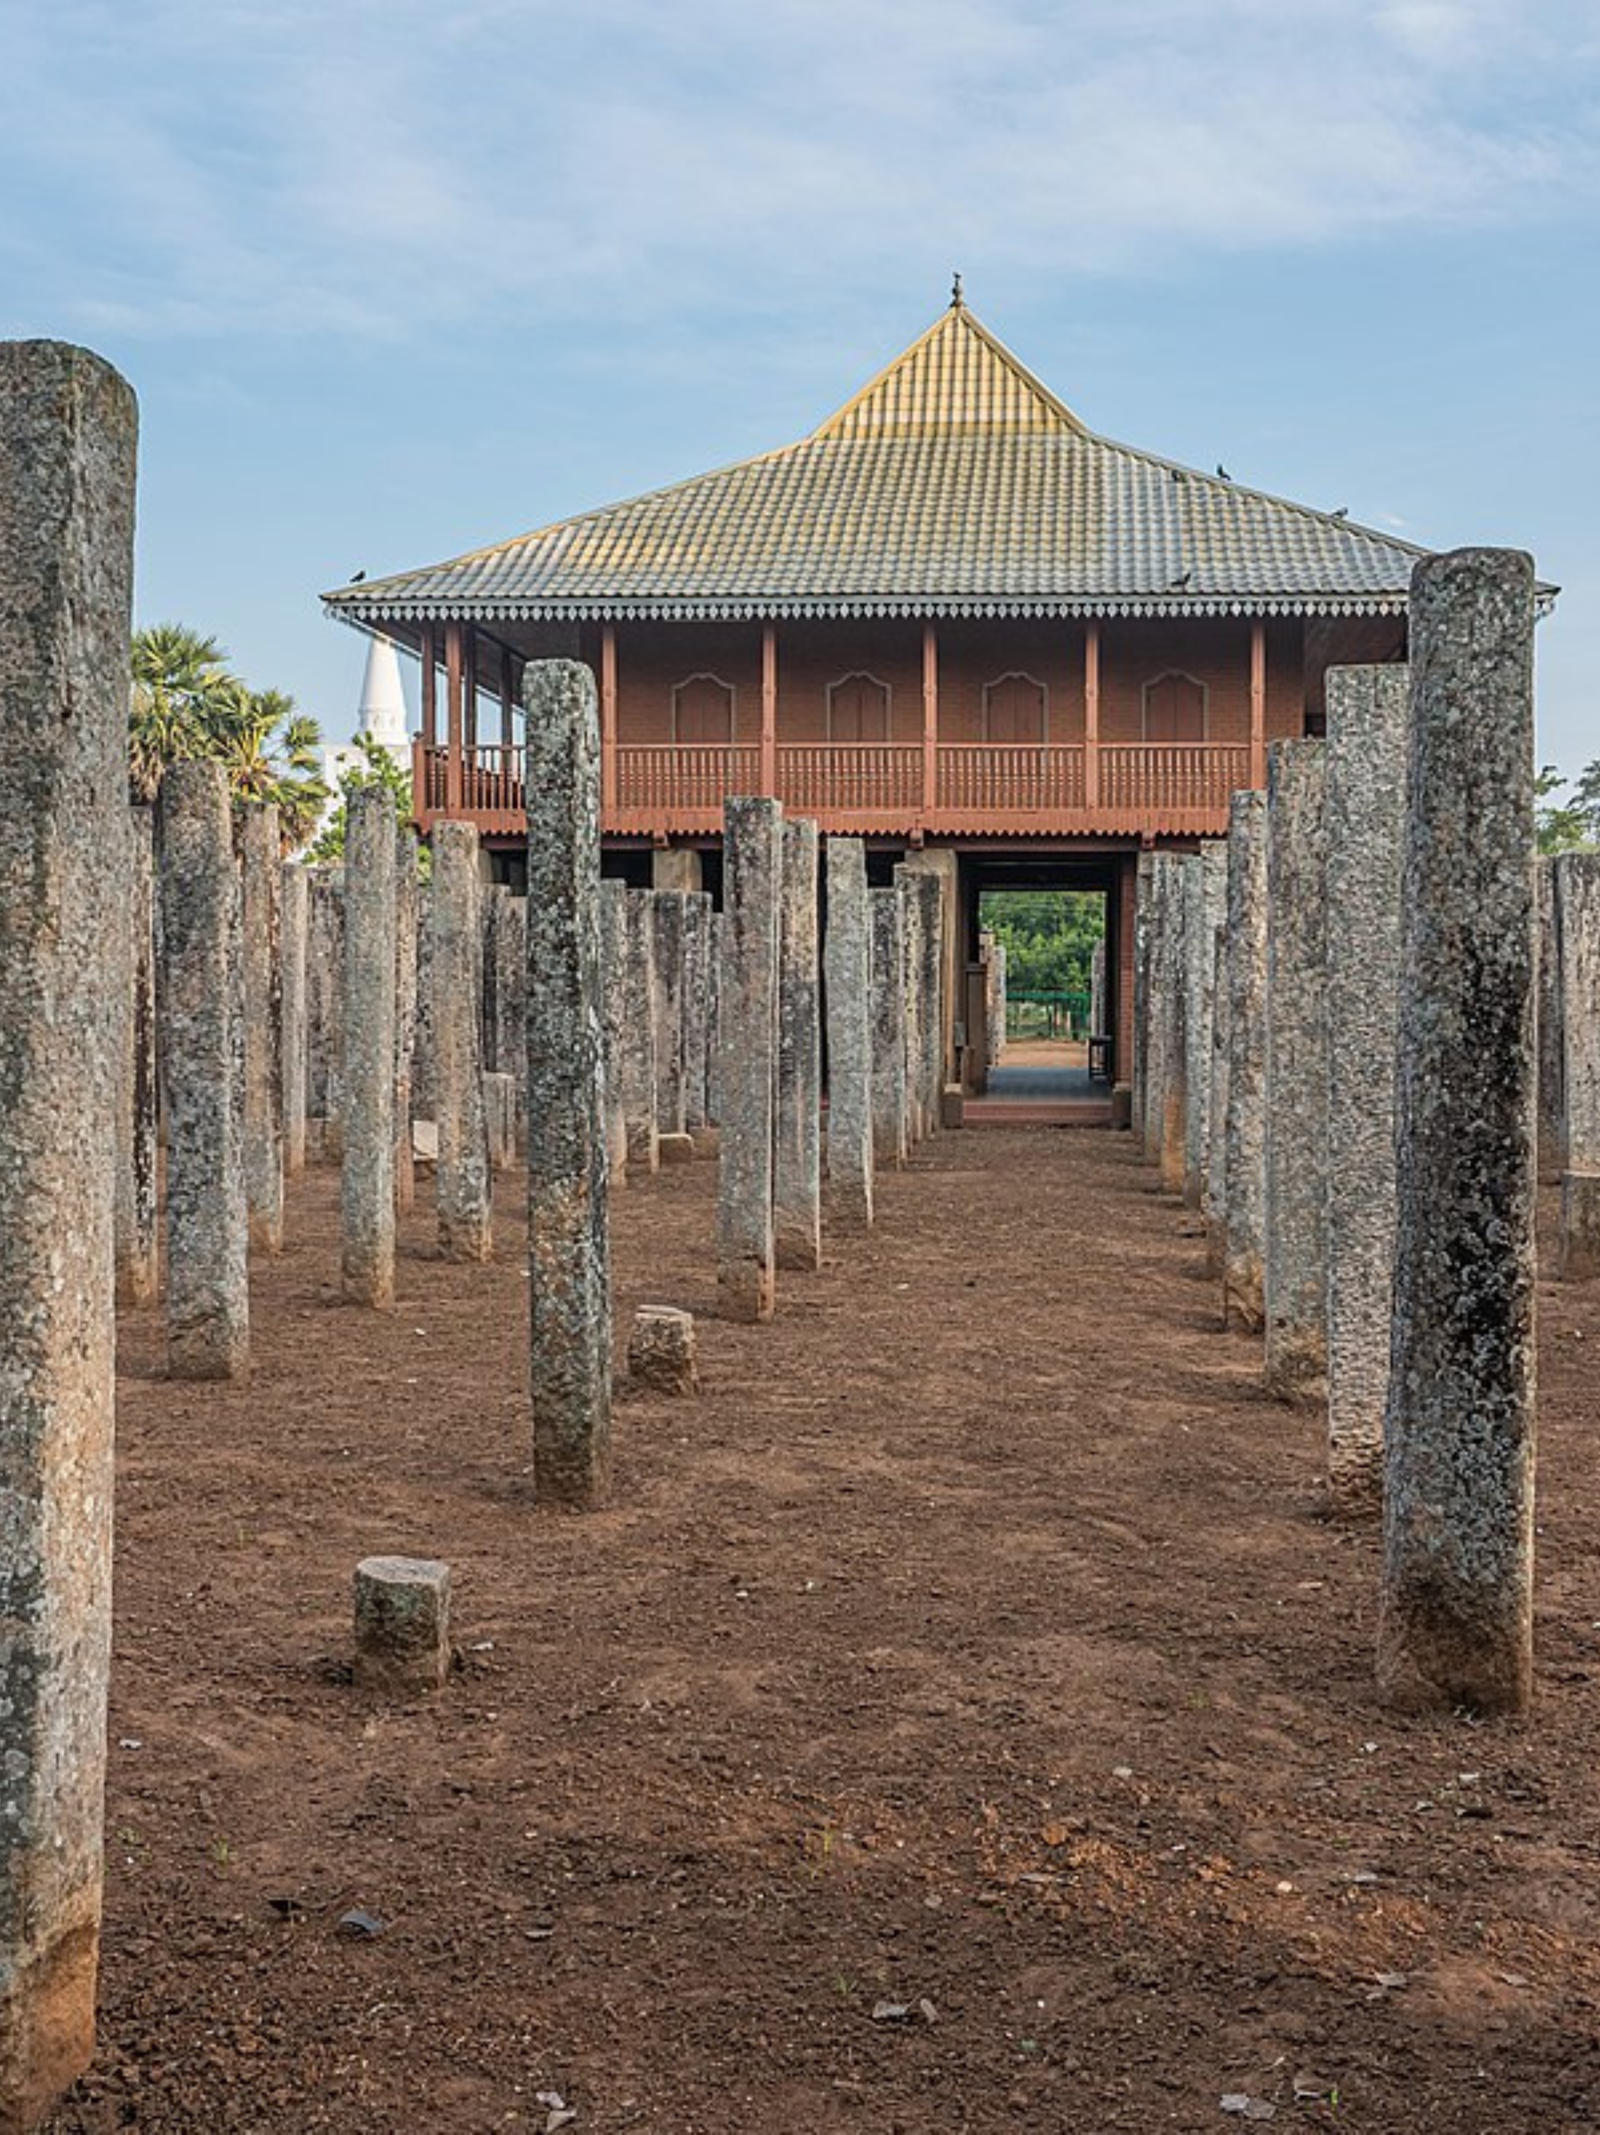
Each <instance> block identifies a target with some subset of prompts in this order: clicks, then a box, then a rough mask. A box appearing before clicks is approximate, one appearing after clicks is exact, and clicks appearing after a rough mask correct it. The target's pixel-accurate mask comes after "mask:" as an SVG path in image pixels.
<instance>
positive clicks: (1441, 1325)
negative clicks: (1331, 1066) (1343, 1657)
mask: <svg viewBox="0 0 1600 2135" xmlns="http://www.w3.org/2000/svg"><path fill="white" fill-rule="evenodd" d="M1410 635H1411V663H1412V697H1411V755H1410V771H1409V791H1408V795H1407V810H1406V835H1405V853H1406V857H1405V888H1404V901H1405V912H1404V919H1403V922H1402V936H1401V956H1400V973H1401V977H1400V1040H1399V1054H1398V1058H1399V1087H1398V1095H1397V1105H1398V1111H1397V1124H1396V1131H1395V1152H1396V1160H1397V1167H1398V1211H1399V1213H1398V1220H1397V1225H1396V1232H1395V1262H1394V1275H1395V1281H1394V1340H1393V1348H1392V1368H1391V1376H1390V1383H1389V1406H1388V1413H1387V1416H1386V1419H1385V1430H1384V1445H1385V1457H1384V1483H1385V1490H1384V1562H1383V1593H1382V1604H1381V1609H1380V1614H1379V1631H1378V1681H1379V1686H1380V1688H1381V1689H1382V1690H1383V1692H1384V1693H1385V1695H1386V1696H1387V1697H1388V1698H1390V1699H1391V1700H1392V1701H1394V1702H1396V1703H1399V1704H1404V1705H1412V1706H1435V1707H1438V1708H1441V1709H1444V1710H1450V1709H1454V1708H1455V1707H1458V1706H1462V1707H1466V1708H1468V1709H1470V1710H1475V1711H1484V1712H1490V1711H1505V1712H1521V1711H1524V1710H1525V1709H1526V1707H1527V1704H1528V1700H1529V1694H1530V1690H1531V1687H1532V1676H1533V1605H1532V1581H1533V1514H1534V1435H1535V1433H1534V1241H1533V1217H1534V1185H1535V1153H1534V1137H1535V1124H1536V1121H1535V1111H1536V1090H1535V1079H1536V1078H1535V1070H1534V1034H1533V995H1534V892H1533V847H1534V821H1533V567H1532V562H1531V559H1530V558H1528V557H1527V556H1523V555H1519V554H1516V553H1513V552H1511V551H1508V550H1492V549H1490V550H1484V549H1477V550H1473V549H1467V550H1458V551H1457V552H1455V553H1454V554H1450V555H1443V556H1432V557H1428V558H1427V559H1426V560H1425V561H1423V562H1421V563H1419V564H1418V565H1417V567H1416V569H1415V571H1414V572H1413V573H1412V578H1411V633H1410ZM1464 737H1468V738H1470V743H1471V745H1470V747H1467V746H1463V739H1464Z"/></svg>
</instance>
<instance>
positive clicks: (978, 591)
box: [325, 288, 1420, 1061]
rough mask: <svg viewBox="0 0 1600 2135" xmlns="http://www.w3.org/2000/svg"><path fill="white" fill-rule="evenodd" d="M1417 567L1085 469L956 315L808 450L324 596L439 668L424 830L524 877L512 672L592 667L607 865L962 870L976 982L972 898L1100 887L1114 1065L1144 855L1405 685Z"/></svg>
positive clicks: (1014, 364)
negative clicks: (827, 859) (733, 827)
mask: <svg viewBox="0 0 1600 2135" xmlns="http://www.w3.org/2000/svg"><path fill="white" fill-rule="evenodd" d="M1419 553H1420V552H1419V551H1418V550H1416V549H1414V548H1412V547H1411V546H1409V545H1408V544H1407V543H1404V542H1400V541H1396V540H1395V539H1393V538H1392V537H1391V536H1388V535H1384V534H1379V533H1376V532H1373V531H1372V530H1371V529H1369V528H1366V527H1362V526H1358V525H1356V524H1354V523H1352V522H1351V521H1350V520H1349V519H1348V518H1346V517H1345V516H1343V515H1342V514H1340V513H1328V512H1319V511H1312V510H1309V509H1307V508H1306V507H1304V506H1301V505H1297V504H1290V503H1286V502H1284V501H1283V500H1281V499H1279V498H1276V497H1272V496H1267V495H1264V494H1262V493H1261V492H1259V491H1256V490H1251V489H1246V488H1243V487H1241V486H1239V485H1238V484H1235V483H1233V482H1231V481H1230V480H1228V479H1227V477H1226V476H1224V475H1222V474H1220V473H1219V474H1216V475H1207V474H1202V473H1199V472H1197V471H1196V470H1195V469H1192V468H1187V467H1181V466H1178V465H1175V464H1174V463H1173V462H1171V461H1169V460H1165V459H1161V458H1158V457H1156V456H1154V455H1152V454H1150V453H1146V452H1139V451H1135V450H1133V449H1131V448H1129V447H1127V446H1124V445H1117V444H1113V443H1111V442H1109V441H1108V440H1106V439H1104V438H1101V437H1097V436H1096V435H1095V434H1094V433H1093V432H1092V431H1090V430H1088V429H1086V428H1085V426H1084V425H1083V423H1082V422H1080V421H1079V419H1078V417H1077V416H1076V415H1075V414H1073V413H1072V411H1071V410H1070V409H1069V408H1067V407H1066V406H1065V405H1064V404H1063V403H1062V402H1061V401H1060V400H1058V399H1057V398H1056V397H1055V395H1054V394H1053V393H1051V392H1050V391H1049V390H1048V388H1047V387H1045V386H1044V385H1042V384H1041V383H1040V381H1039V380H1038V379H1037V378H1035V377H1034V376H1033V375H1032V374H1031V373H1030V372H1029V371H1027V370H1026V369H1025V368H1024V367H1023V365H1022V364H1020V363H1019V362H1018V361H1017V359H1016V358H1015V357H1014V356H1013V355H1011V353H1010V352H1009V351H1008V350H1007V349H1006V348H1005V347H1004V346H1002V344H1001V343H1000V342H999V341H998V340H996V339H995V337H994V335H992V334H991V333H990V332H989V331H988V330H987V328H985V327H984V326H983V325H981V324H980V323H979V321H978V320H977V319H976V318H975V317H974V316H973V314H972V313H971V312H970V311H969V310H967V309H966V307H965V305H964V303H963V302H962V300H961V296H960V292H959V288H958V290H957V293H956V295H955V297H954V298H953V300H952V302H951V305H950V308H949V309H948V310H947V311H946V312H945V313H944V314H943V315H942V316H941V317H940V318H939V319H938V320H937V321H936V322H935V323H934V325H933V326H931V327H930V328H929V329H928V331H927V332H926V333H924V334H923V335H922V336H921V337H920V338H919V339H918V340H917V341H915V342H914V343H913V344H912V346H911V347H910V348H909V349H907V350H906V351H905V353H904V354H903V355H901V356H899V357H898V358H896V360H895V361H894V362H893V363H891V364H890V365H889V366H888V367H887V368H886V369H885V370H883V371H882V372H880V373H879V374H878V376H877V377H876V378H874V379H873V380H872V381H871V383H870V384H868V385H867V386H865V387H864V388H863V389H862V391H861V392H859V393H858V394H857V395H856V396H855V398H854V399H853V400H851V401H849V402H848V403H847V404H846V405H845V406H844V407H843V408H841V409H840V410H839V411H838V413H837V414H835V415H832V416H830V417H829V418H828V420H827V421H826V422H824V423H823V424H822V425H821V427H820V428H819V429H817V430H816V431H814V432H813V433H812V435H811V436H810V437H808V438H805V439H803V440H802V441H801V442H800V443H798V444H794V445H788V446H784V447H782V448H780V449H779V450H777V451H774V452H769V453H765V454H762V455H761V456H760V457H759V458H756V459H752V460H746V461H743V462H740V463H739V464H738V465H735V466H732V467H727V468H722V469H720V470H718V471H716V472H714V473H711V474H706V475H701V476H698V477H696V478H694V479H693V480H690V481H687V482H681V483H678V484H676V485H675V486H673V487H671V488H668V489H662V490H656V491H653V492H651V493H650V494H648V495H646V496H642V497H638V498H634V499H632V500H630V501H628V502H625V503H621V504H614V505H610V506H607V507H603V508H602V509H599V510H596V511H592V512H586V513H583V514H581V515H580V516H578V517H576V518H573V519H568V520H564V521H562V522H560V523H559V524H557V525H553V526H546V527H543V528H541V529H540V530H538V531H537V532H534V533H531V534H523V535H520V536H518V537H516V538H515V539H513V540H510V541H504V542H501V543H499V544H497V545H496V546H494V547H490V548H486V549H481V550H478V551H476V552H474V553H473V554H471V555H468V556H462V557H457V558H456V559H454V560H453V561H451V562H448V563H443V564H438V565H435V566H432V567H431V568H428V569H424V570H416V571H406V572H402V573H400V574H399V575H397V576H394V577H390V578H385V579H382V580H379V581H376V582H373V583H370V584H362V585H352V586H347V587H344V588H342V589H340V590H339V591H338V592H335V593H331V594H329V595H327V596H326V597H325V598H326V604H327V606H328V608H329V609H330V611H331V612H333V613H334V614H336V615H338V616H339V617H341V618H342V619H344V620H346V621H349V622H351V623H353V624H356V625H358V626H360V627H363V628H366V629H369V630H374V631H378V632H381V633H382V634H383V635H384V636H386V637H389V638H391V639H394V640H395V641H397V642H398V643H400V644H401V645H403V646H406V647H408V648H409V649H410V650H411V651H413V652H414V653H416V654H417V655H418V656H419V658H420V659H421V662H422V731H421V734H420V736H419V738H418V740H417V742H416V748H415V774H416V801H417V820H418V823H419V825H420V827H421V828H422V830H423V831H424V832H426V830H427V829H428V828H429V826H430V825H431V824H432V823H433V822H435V821H436V820H437V819H438V818H440V817H441V816H459V817H466V818H468V819H470V820H472V821H474V822H476V823H477V824H478V826H479V828H480V831H481V832H482V834H483V838H484V841H485V847H486V849H487V850H488V851H489V853H490V854H491V855H494V854H499V855H501V858H500V860H499V861H498V863H497V864H498V865H499V866H500V867H501V868H502V869H503V871H505V872H506V873H507V874H509V875H511V876H513V877H514V876H515V875H516V873H517V871H518V869H519V865H520V846H521V843H522V840H523V837H524V817H523V808H522V788H521V742H520V723H521V711H520V695H521V669H522V666H523V663H524V662H525V661H527V660H530V659H537V658H541V657H546V656H549V655H551V654H564V655H567V656H575V657H578V658H582V659H584V660H587V661H588V662H589V663H590V664H591V665H592V666H593V668H594V671H595V674H596V677H597V681H598V685H599V694H600V704H601V724H602V736H603V764H604V828H605V835H606V843H607V852H608V862H607V864H608V866H615V867H616V868H618V869H619V870H621V871H626V872H629V873H631V874H634V875H635V877H636V879H640V880H647V879H651V876H652V874H653V876H654V879H656V880H670V881H673V882H676V883H678V884H680V885H683V884H686V883H692V882H693V881H695V880H697V879H698V877H699V872H700V868H701V865H702V856H703V858H704V864H705V869H706V876H707V880H708V882H709V883H710V884H711V885H712V886H713V887H714V886H715V879H716V864H717V863H716V857H715V856H716V852H717V842H718V839H719V836H720V828H721V811H722V802H723V798H724V796H725V795H727V794H738V793H764V794H774V795H776V796H778V797H779V798H780V799H781V800H782V801H784V803H785V804H786V805H787V806H788V807H790V808H791V809H792V810H793V811H794V812H796V813H798V814H804V815H810V816H814V817H816V819H817V820H818V822H819V824H820V825H821V827H822V829H823V830H824V831H851V832H857V833H860V834H862V835H863V836H864V837H865V838H866V839H867V840H868V841H869V851H870V853H871V856H872V864H873V869H874V873H875V875H876V876H877V877H878V879H887V870H888V869H889V868H890V867H891V866H892V864H893V862H894V861H895V860H896V859H898V858H900V857H902V856H903V855H904V854H905V853H906V851H907V850H909V849H920V850H922V851H923V852H925V853H929V852H937V853H942V854H944V855H945V856H946V857H945V859H944V860H942V861H941V862H940V863H939V865H940V867H941V870H942V871H943V872H944V873H945V876H946V880H947V882H948V884H949V890H948V895H949V899H950V906H951V911H952V916H953V918H954V920H955V925H954V927H953V929H952V936H953V940H954V941H955V944H956V950H957V953H958V954H959V953H960V950H961V947H962V946H963V944H966V945H969V946H970V945H971V944H972V943H973V942H974V941H975V935H976V915H977V900H978V896H979V894H980V893H981V891H982V890H983V889H984V888H987V887H998V886H1011V885H1029V884H1032V885H1050V886H1060V887H1072V888H1084V889H1100V890H1103V891H1104V892H1105V894H1106V897H1107V900H1108V903H1107V910H1108V935H1109V937H1110V942H1111V944H1112V945H1113V946H1112V953H1110V954H1108V957H1107V963H1108V967H1109V969H1110V972H1111V974H1112V980H1111V983H1112V986H1113V990H1114V999H1113V1007H1114V1012H1113V1016H1112V1019H1111V1020H1112V1022H1113V1027H1114V1029H1115V1031H1116V1034H1117V1037H1118V1040H1119V1043H1118V1047H1117V1050H1118V1053H1119V1055H1120V1057H1121V1059H1122V1060H1124V1061H1125V1060H1126V1058H1127V1057H1128V1045H1129V1037H1130V1016H1131V994H1132V986H1131V969H1132V935H1133V927H1132V918H1133V914H1132V906H1133V880H1134V867H1135V862H1136V857H1137V854H1138V851H1139V848H1140V847H1141V845H1144V846H1148V845H1151V844H1157V843H1159V844H1163V845H1165V844H1177V845H1192V844H1193V843H1194V841H1195V840H1197V839H1198V838H1201V837H1206V836H1216V835H1220V834H1221V833H1222V832H1223V831H1224V830H1225V829H1226V821H1227V806H1228V797H1229V795H1230V793H1232V792H1233V791H1234V789H1235V788H1237V787H1241V786H1251V785H1260V784H1262V783H1263V782H1264V778H1265V760H1266V745H1267V742H1268V741H1269V740H1270V739H1273V738H1274V737H1277V736H1282V735H1294V734H1300V733H1304V732H1316V731H1318V730H1319V728H1320V726H1321V721H1322V698H1323V676H1324V673H1325V671H1326V669H1327V668H1328V666H1329V665H1331V664H1341V663H1345V662H1349V661H1356V660H1362V661H1365V660H1389V659H1400V658H1403V657H1404V647H1405V607H1406V594H1407V587H1408V584H1409V580H1410V574H1411V568H1412V565H1413V563H1414V562H1415V560H1416V557H1417V555H1418V554H1419ZM630 855H631V856H633V857H629V856H630ZM652 855H653V856H654V858H653V859H652V858H651V856H652ZM1119 980H1120V984H1119V983H1118V981H1119Z"/></svg>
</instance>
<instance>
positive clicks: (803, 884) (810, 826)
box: [772, 818, 822, 1270]
mask: <svg viewBox="0 0 1600 2135" xmlns="http://www.w3.org/2000/svg"><path fill="white" fill-rule="evenodd" d="M818 976H819V974H818V964H817V826H816V824H815V823H811V822H806V821H803V820H801V819H798V818H796V819H791V820H787V821H785V823H784V825H783V860H782V867H781V871H780V886H779V913H778V1087H777V1092H776V1096H775V1100H774V1101H775V1105H776V1111H775V1114H774V1124H773V1148H772V1233H773V1256H774V1258H775V1260H776V1262H777V1265H778V1266H779V1267H780V1268H809V1269H812V1270H815V1269H817V1268H819V1267H821V1265H822V1023H821V1000H820V997H819V988H818Z"/></svg>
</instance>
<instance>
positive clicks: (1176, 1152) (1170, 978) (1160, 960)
mask: <svg viewBox="0 0 1600 2135" xmlns="http://www.w3.org/2000/svg"><path fill="white" fill-rule="evenodd" d="M1183 866H1184V861H1183V857H1182V856H1181V855H1180V854H1178V853H1155V854H1153V855H1152V856H1151V866H1150V871H1149V874H1148V877H1147V879H1146V882H1145V885H1144V887H1145V890H1146V897H1145V904H1146V907H1147V911H1146V917H1145V930H1144V1029H1145V1047H1144V1129H1143V1134H1142V1137H1141V1142H1142V1147H1143V1150H1144V1155H1145V1160H1146V1162H1148V1163H1153V1164H1156V1165H1158V1166H1159V1167H1160V1171H1161V1183H1162V1185H1163V1186H1164V1187H1166V1188H1167V1189H1168V1190H1169V1191H1170V1192H1172V1193H1181V1192H1182V1190H1183V1050H1182V1047H1183V873H1182V870H1183Z"/></svg>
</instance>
